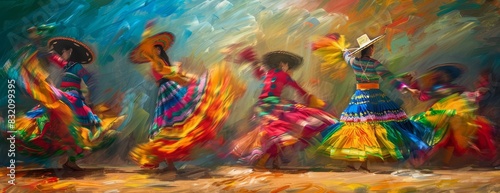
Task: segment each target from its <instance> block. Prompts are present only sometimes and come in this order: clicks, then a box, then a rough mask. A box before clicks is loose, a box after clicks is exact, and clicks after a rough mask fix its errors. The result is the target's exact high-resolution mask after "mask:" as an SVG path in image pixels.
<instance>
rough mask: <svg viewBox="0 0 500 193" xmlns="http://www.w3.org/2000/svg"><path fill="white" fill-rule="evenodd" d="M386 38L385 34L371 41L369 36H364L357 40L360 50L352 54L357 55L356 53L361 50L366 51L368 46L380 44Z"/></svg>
mask: <svg viewBox="0 0 500 193" xmlns="http://www.w3.org/2000/svg"><path fill="white" fill-rule="evenodd" d="M384 36H385V34H384V35H380V36H377V37H375V38H373V39H372V40H370V38H369V37H368V35H366V34H363V35H362V36H360V37H359V38H358V39H356V40H357V41H358V44H359V48H357V49H356V50H354V51H352V52H351V53H352V54H356V53H358V52H360V51H361V50H364V49H365V48H367V47H368V46H370V45H372V44H374V43H375V42H378V41H379V40H381V39H382V38H383V37H384Z"/></svg>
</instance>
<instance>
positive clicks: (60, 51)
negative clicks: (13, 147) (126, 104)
mask: <svg viewBox="0 0 500 193" xmlns="http://www.w3.org/2000/svg"><path fill="white" fill-rule="evenodd" d="M29 32H30V37H31V38H32V39H33V41H34V43H35V44H34V45H35V46H37V47H38V48H37V51H34V52H30V51H32V50H29V49H28V51H27V52H25V53H23V54H20V56H21V57H20V58H18V60H17V62H21V63H22V64H21V65H20V70H18V71H16V70H15V69H14V68H11V69H9V72H10V75H11V76H12V77H16V78H17V80H19V81H18V82H19V83H20V84H21V85H22V86H21V87H22V88H23V89H24V90H25V91H26V92H27V93H28V94H29V95H30V96H32V97H33V99H35V100H36V101H38V102H39V103H40V105H38V106H36V107H35V108H34V109H32V110H30V111H28V112H27V113H26V115H25V116H23V117H20V118H19V119H17V120H16V124H17V126H16V128H15V130H16V131H17V132H16V133H17V135H18V136H17V137H18V138H20V139H21V142H20V144H21V145H20V149H21V151H22V152H23V153H26V154H29V155H32V156H34V157H36V158H37V159H43V158H48V157H52V156H54V155H60V154H63V153H66V154H68V155H70V156H69V158H68V160H67V161H66V163H64V165H63V168H65V169H71V170H78V171H79V170H82V168H80V167H79V166H78V165H77V164H76V160H77V159H79V158H82V157H83V156H84V155H85V154H84V153H85V152H91V151H95V150H98V149H101V148H104V147H106V146H108V145H110V144H111V142H112V141H113V140H114V138H115V136H116V133H115V132H114V131H113V129H114V128H116V127H114V126H117V125H120V124H121V122H122V121H123V118H124V117H123V116H120V117H118V116H117V115H116V117H112V118H110V119H108V120H110V121H108V122H107V123H106V124H105V125H103V124H102V122H101V120H100V119H99V117H97V115H95V114H94V113H93V112H92V109H91V108H89V107H88V106H87V105H86V103H85V99H84V98H83V95H82V92H81V90H80V84H81V82H82V81H83V82H84V83H85V84H86V85H88V86H91V85H93V84H94V83H93V79H92V74H90V73H89V72H88V71H87V70H86V69H85V68H84V67H83V66H82V64H89V63H91V62H92V61H93V59H94V54H93V52H92V50H91V49H90V48H89V47H88V46H87V45H85V44H84V43H82V42H79V41H77V40H75V39H72V38H66V37H55V38H52V39H50V40H49V41H48V46H47V47H49V48H50V49H47V47H44V46H40V44H39V43H40V41H39V38H40V35H39V33H38V30H37V29H36V27H33V28H30V29H29ZM24 57H26V58H24ZM44 61H49V62H51V63H53V64H56V65H57V66H58V67H61V68H63V69H64V75H63V78H62V82H61V84H60V86H59V89H56V88H54V87H53V86H52V85H51V84H50V83H49V82H48V80H47V76H48V74H46V72H44V71H43V70H42V69H40V65H41V64H42V63H43V62H44ZM103 107H104V106H103Z"/></svg>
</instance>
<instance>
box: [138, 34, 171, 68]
mask: <svg viewBox="0 0 500 193" xmlns="http://www.w3.org/2000/svg"><path fill="white" fill-rule="evenodd" d="M174 40H175V36H174V34H172V33H170V32H161V33H158V34H156V35H153V36H151V37H148V38H146V39H144V40H142V41H141V43H139V45H137V47H135V48H134V50H132V52H130V55H129V57H130V61H132V62H133V63H136V64H142V63H148V62H150V61H149V59H147V58H146V57H145V56H144V52H151V51H154V49H153V48H154V46H156V45H159V46H161V47H163V50H164V51H166V50H168V49H169V48H170V47H171V46H172V44H173V43H174Z"/></svg>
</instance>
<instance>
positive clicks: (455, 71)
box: [416, 63, 467, 90]
mask: <svg viewBox="0 0 500 193" xmlns="http://www.w3.org/2000/svg"><path fill="white" fill-rule="evenodd" d="M466 69H467V68H466V67H465V66H464V65H463V64H458V63H444V64H439V65H436V66H433V67H431V68H429V69H428V70H427V72H426V73H424V74H423V75H422V76H419V77H418V78H417V79H416V81H417V82H418V84H419V85H420V88H421V89H422V90H425V89H429V88H431V87H432V86H433V85H434V84H435V82H436V81H437V80H438V79H439V78H441V76H442V74H441V73H445V74H447V75H448V76H449V78H450V80H449V82H453V81H455V80H456V79H457V78H459V77H460V76H461V75H462V74H463V73H464V71H465V70H466Z"/></svg>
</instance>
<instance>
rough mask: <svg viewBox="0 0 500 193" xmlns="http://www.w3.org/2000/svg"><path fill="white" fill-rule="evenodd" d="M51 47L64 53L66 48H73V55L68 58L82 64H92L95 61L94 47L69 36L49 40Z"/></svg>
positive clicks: (60, 53) (59, 52)
mask: <svg viewBox="0 0 500 193" xmlns="http://www.w3.org/2000/svg"><path fill="white" fill-rule="evenodd" d="M48 45H49V47H52V49H53V50H54V51H55V52H57V53H58V54H59V55H62V51H63V49H65V48H72V49H73V51H72V52H71V57H70V58H69V59H68V60H69V61H71V62H77V63H80V64H90V63H92V62H93V61H94V53H93V52H92V49H90V47H89V46H87V45H86V44H84V43H82V42H80V41H78V40H75V39H73V38H68V37H55V38H52V39H50V40H49V41H48Z"/></svg>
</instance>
